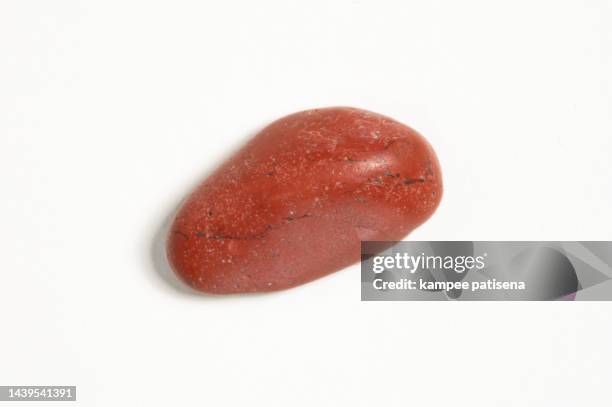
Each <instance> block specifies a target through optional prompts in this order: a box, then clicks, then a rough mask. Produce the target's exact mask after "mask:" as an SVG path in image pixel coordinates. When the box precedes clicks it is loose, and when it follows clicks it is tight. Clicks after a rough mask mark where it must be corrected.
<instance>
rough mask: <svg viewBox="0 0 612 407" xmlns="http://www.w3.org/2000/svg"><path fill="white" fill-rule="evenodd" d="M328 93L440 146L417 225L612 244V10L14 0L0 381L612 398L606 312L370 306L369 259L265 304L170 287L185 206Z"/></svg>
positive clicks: (314, 398) (440, 397)
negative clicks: (365, 272) (437, 190)
mask: <svg viewBox="0 0 612 407" xmlns="http://www.w3.org/2000/svg"><path fill="white" fill-rule="evenodd" d="M333 105H349V106H355V107H361V108H365V109H369V110H373V111H376V112H380V113H383V114H386V115H389V116H391V117H394V118H396V119H398V120H400V121H402V122H405V123H406V124H408V125H410V126H412V127H414V128H415V129H417V130H419V131H420V132H421V133H422V134H424V135H425V136H426V137H427V138H428V139H429V140H430V142H431V143H432V144H433V146H434V148H435V149H436V150H437V152H438V155H439V158H440V162H441V164H442V168H443V172H444V181H445V195H444V198H443V202H442V205H441V206H440V208H439V210H438V212H437V213H436V214H435V215H434V217H433V218H432V219H431V220H430V221H429V222H427V223H426V224H425V225H423V226H422V227H421V228H420V229H418V230H417V231H415V232H414V233H413V234H412V235H411V236H410V237H409V238H410V239H415V240H455V239H458V240H461V239H481V240H513V239H516V240H540V239H550V240H587V239H589V240H612V231H611V229H610V226H611V225H612V222H611V215H610V208H611V206H612V188H611V187H612V183H611V179H612V170H611V167H610V162H609V160H610V157H611V156H612V141H611V140H612V115H611V112H612V3H610V2H609V1H607V0H600V1H596V0H592V1H558V0H557V1H552V0H551V1H532V0H530V1H503V2H502V1H460V2H459V1H418V2H415V1H398V2H384V1H314V0H309V1H302V2H289V1H278V2H272V1H262V0H258V1H243V2H231V1H223V2H222V1H219V2H205V1H151V0H147V1H144V0H143V1H134V0H117V1H110V0H105V1H76V0H75V1H63V0H56V1H47V0H42V1H28V0H14V1H13V0H8V1H7V0H3V1H2V2H1V3H0V180H1V184H0V185H1V188H2V199H1V200H0V267H1V273H2V274H1V280H0V384H3V385H9V384H14V385H36V384H59V385H77V386H78V399H79V400H78V402H77V403H76V404H77V405H83V406H90V405H100V406H102V405H111V404H116V403H119V402H121V404H122V405H128V403H130V404H132V405H152V406H153V405H185V406H188V405H189V406H192V405H193V406H195V405H198V406H230V405H232V406H236V405H262V406H263V405H265V406H341V405H350V406H373V405H383V406H407V405H414V406H440V405H447V404H449V405H466V406H470V407H478V406H487V407H489V406H491V405H495V406H525V405H529V406H543V405H547V406H552V405H555V406H577V405H589V406H609V405H610V393H609V385H610V383H611V382H612V368H611V366H612V348H611V347H610V343H612V323H611V316H612V302H611V303H552V302H549V303H486V304H485V303H416V302H406V303H362V302H360V292H359V290H360V283H359V279H360V278H359V272H358V268H357V267H351V268H350V269H347V270H344V271H341V272H338V273H336V274H334V275H331V276H329V277H326V278H324V279H321V280H319V281H316V282H314V283H311V284H308V285H305V286H302V287H299V288H296V289H292V290H289V291H285V292H280V293H276V294H271V295H254V296H234V297H223V298H218V297H207V296H197V295H192V294H190V293H188V292H185V291H184V290H181V289H180V288H178V287H177V286H176V285H175V284H174V283H173V282H172V281H171V280H170V279H169V276H168V275H166V274H165V272H166V271H167V270H165V269H164V267H163V262H162V254H163V252H162V251H161V243H160V242H161V238H162V235H163V226H164V223H165V222H166V219H167V218H168V217H169V216H170V215H171V214H172V212H173V210H174V209H175V207H176V205H177V204H178V203H179V201H180V200H181V198H182V197H184V196H185V194H186V193H188V191H190V189H191V188H192V187H193V186H194V185H196V184H197V182H198V181H199V180H201V179H202V177H203V176H205V175H206V174H207V173H208V172H209V171H210V170H212V169H213V168H214V167H215V166H216V165H218V164H219V163H220V162H221V161H222V160H223V159H224V158H226V157H227V156H228V155H229V154H230V153H231V152H232V151H234V150H235V149H236V148H237V147H239V146H240V145H241V144H242V143H244V141H245V140H247V139H248V138H249V137H250V136H251V135H252V134H253V133H254V132H255V131H257V129H259V128H261V127H262V126H264V125H266V124H267V123H268V122H269V121H271V120H273V119H276V118H279V117H281V116H283V115H285V114H288V113H291V112H294V111H297V110H301V109H307V108H313V107H322V106H333ZM305 250H307V248H305ZM23 405H24V406H25V405H27V404H23ZM71 405H75V403H72V404H71Z"/></svg>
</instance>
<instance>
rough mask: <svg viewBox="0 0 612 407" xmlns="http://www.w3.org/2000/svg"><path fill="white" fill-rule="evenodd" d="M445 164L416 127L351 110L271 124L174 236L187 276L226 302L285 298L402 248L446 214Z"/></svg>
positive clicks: (214, 182)
mask: <svg viewBox="0 0 612 407" xmlns="http://www.w3.org/2000/svg"><path fill="white" fill-rule="evenodd" d="M441 194H442V178H441V174H440V167H439V164H438V160H437V159H436V156H435V153H434V151H433V150H432V148H431V146H430V145H429V144H428V143H427V141H426V140H425V139H424V138H423V137H422V136H421V135H419V134H418V133H417V132H416V131H414V130H412V129H411V128H409V127H407V126H405V125H403V124H401V123H398V122H397V121H395V120H393V119H390V118H388V117H385V116H382V115H380V114H377V113H372V112H368V111H365V110H360V109H353V108H347V107H335V108H325V109H314V110H307V111H304V112H299V113H295V114H292V115H289V116H286V117H283V118H282V119H280V120H277V121H276V122H274V123H272V124H270V125H269V126H268V127H266V128H264V129H263V130H262V131H261V132H259V134H257V135H256V136H255V137H254V138H253V139H252V140H250V141H249V142H248V143H247V144H246V145H245V146H244V147H243V148H242V149H241V150H240V151H238V152H237V153H236V154H235V155H234V156H233V157H232V158H230V159H229V160H228V161H226V162H225V163H223V164H222V165H221V166H220V167H219V168H218V169H217V170H216V171H215V172H214V173H213V174H212V175H210V176H209V177H208V178H207V179H206V180H204V182H203V183H202V184H201V185H200V186H199V187H197V188H196V190H195V191H194V192H193V193H192V194H191V195H190V196H189V197H188V198H187V200H186V201H185V202H184V203H183V205H182V207H181V208H180V210H179V211H178V213H177V215H176V217H175V219H174V222H173V225H172V227H171V229H170V232H169V236H168V242H167V254H168V259H169V261H170V264H171V266H172V268H173V269H174V271H175V272H176V274H177V275H178V276H179V277H180V278H181V279H182V280H183V281H185V282H186V283H187V284H189V285H190V286H192V287H193V288H195V289H197V290H200V291H204V292H208V293H215V294H228V293H242V292H258V291H273V290H281V289H285V288H289V287H294V286H297V285H300V284H303V283H306V282H308V281H311V280H314V279H316V278H319V277H321V276H324V275H326V274H329V273H332V272H334V271H336V270H339V269H341V268H343V267H346V266H348V265H350V264H352V263H355V262H357V261H359V259H360V241H361V240H401V239H402V238H403V237H404V236H406V235H407V234H408V233H409V232H410V231H412V230H413V229H414V228H416V227H417V226H419V225H420V224H421V223H423V222H424V221H425V220H426V219H427V218H429V217H430V216H431V214H432V213H433V212H434V211H435V209H436V207H437V206H438V203H439V202H440V198H441Z"/></svg>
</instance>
